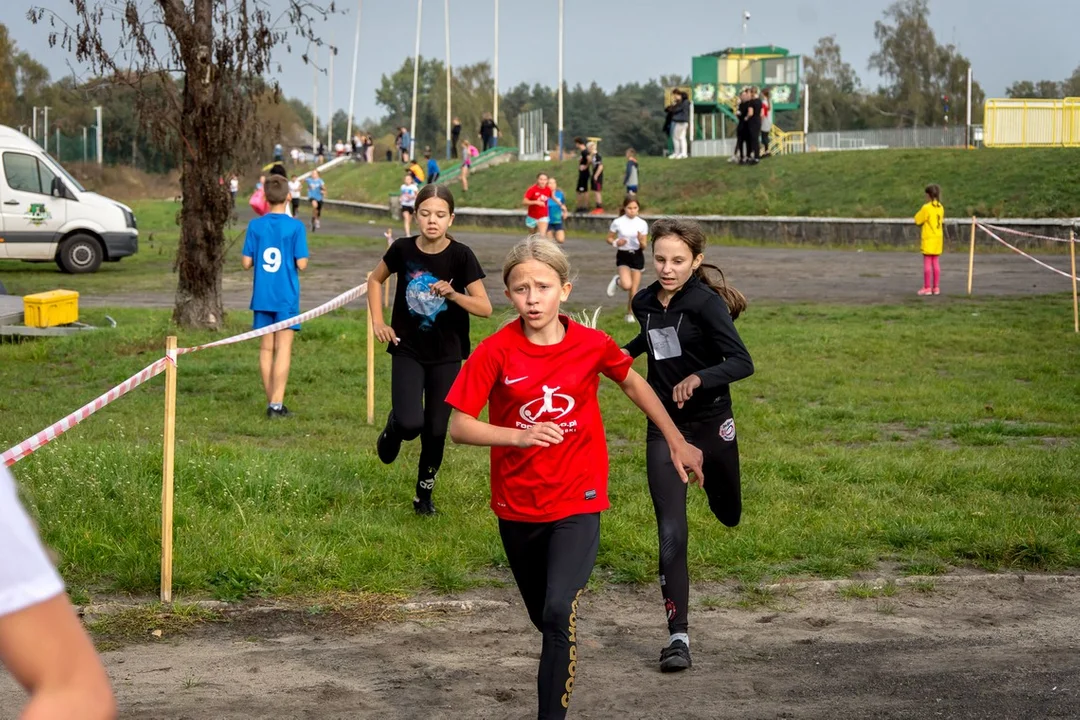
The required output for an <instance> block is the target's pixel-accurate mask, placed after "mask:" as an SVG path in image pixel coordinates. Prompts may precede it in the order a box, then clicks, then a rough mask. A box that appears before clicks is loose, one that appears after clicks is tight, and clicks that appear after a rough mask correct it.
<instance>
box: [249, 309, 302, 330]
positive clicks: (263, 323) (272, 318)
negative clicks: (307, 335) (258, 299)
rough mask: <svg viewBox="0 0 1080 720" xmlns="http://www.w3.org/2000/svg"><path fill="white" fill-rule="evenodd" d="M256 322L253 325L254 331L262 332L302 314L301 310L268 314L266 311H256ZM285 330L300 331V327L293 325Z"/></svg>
mask: <svg viewBox="0 0 1080 720" xmlns="http://www.w3.org/2000/svg"><path fill="white" fill-rule="evenodd" d="M254 313H255V321H254V322H253V323H252V324H251V329H252V330H261V329H262V328H264V327H268V326H270V325H273V324H275V323H279V322H281V321H282V320H288V319H289V318H291V317H296V316H297V315H299V314H300V311H299V310H288V311H287V310H276V311H274V312H267V311H265V310H255V311H254ZM284 329H285V330H297V331H299V330H300V326H299V325H293V326H292V327H291V328H284Z"/></svg>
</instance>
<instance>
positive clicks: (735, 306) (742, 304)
mask: <svg viewBox="0 0 1080 720" xmlns="http://www.w3.org/2000/svg"><path fill="white" fill-rule="evenodd" d="M694 277H696V278H697V279H698V280H700V281H701V282H703V283H705V284H706V285H708V286H709V287H711V288H712V289H713V290H715V291H716V294H717V295H719V296H720V297H721V299H723V301H724V304H725V305H727V307H728V312H729V313H731V319H732V320H735V319H736V318H738V317H739V315H741V314H742V312H743V311H744V310H746V306H747V305H748V303H747V301H746V296H745V295H743V294H742V293H741V292H740V291H739V290H737V289H735V288H734V287H732V286H731V285H728V284H727V279H726V278H724V271H723V270H721V269H720V268H718V267H717V266H715V265H713V264H711V263H704V262H703V263H701V265H698V269H697V270H695V271H694Z"/></svg>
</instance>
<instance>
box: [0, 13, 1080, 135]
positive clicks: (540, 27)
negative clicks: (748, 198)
mask: <svg viewBox="0 0 1080 720" xmlns="http://www.w3.org/2000/svg"><path fill="white" fill-rule="evenodd" d="M185 1H186V2H187V3H188V4H190V0H185ZM362 1H363V14H362V17H361V21H362V22H361V28H360V61H359V71H358V73H357V79H356V107H355V112H356V115H357V117H358V118H360V119H363V118H365V117H379V116H381V115H382V110H381V109H380V108H379V107H377V106H376V104H375V88H376V87H377V85H378V83H379V79H380V77H381V76H382V75H383V74H384V73H389V72H391V71H392V70H394V69H395V68H397V67H399V66H400V65H401V63H402V61H403V60H404V59H405V58H406V57H409V56H411V55H412V52H413V45H414V42H415V28H416V24H415V23H416V8H417V0H362ZM445 1H446V0H426V2H424V3H423V23H422V40H421V43H422V44H421V53H422V54H423V55H425V56H431V57H436V58H444V57H445V55H446V50H445V35H444V25H443V22H444V18H445V13H444V10H443V8H444V3H445ZM890 1H891V0H769V1H768V2H759V1H758V0H739V1H732V0H664V1H663V2H658V1H656V0H565V7H566V55H565V75H566V80H567V82H568V83H569V84H570V85H574V84H577V83H582V84H585V85H587V84H589V83H590V82H592V81H596V82H597V83H599V84H600V85H601V86H603V87H605V88H614V87H615V86H616V85H618V84H620V83H626V82H634V81H644V80H647V79H649V78H654V77H659V76H660V75H662V74H667V73H681V74H689V73H690V58H691V57H692V56H693V55H698V54H703V53H708V52H712V51H714V50H718V49H721V48H724V47H729V46H738V45H740V44H741V43H742V12H743V10H744V9H745V10H748V11H749V12H750V13H751V19H750V22H749V26H748V30H747V35H746V42H747V44H748V45H768V44H774V45H779V46H781V47H786V48H788V49H789V50H790V51H791V52H792V53H793V54H801V55H808V54H810V52H811V51H812V49H813V47H814V44H815V43H816V41H817V39H818V38H820V37H822V36H824V35H831V34H835V35H836V37H837V40H838V42H839V43H840V47H841V48H842V50H843V54H844V58H845V59H846V60H847V61H848V62H849V63H851V64H852V65H853V66H854V68H855V69H856V71H857V72H858V74H859V77H860V78H861V79H862V81H863V83H864V84H866V85H869V86H871V87H873V86H876V85H877V84H878V79H877V77H876V76H874V75H873V74H872V73H870V71H869V70H868V69H867V61H868V59H869V57H870V54H871V53H872V52H874V50H875V49H876V44H875V41H874V21H875V20H878V19H880V18H881V15H882V11H883V10H884V9H885V8H886V7H887V6H888V4H889V2H890ZM92 2H93V0H91V3H92ZM268 2H269V4H270V6H271V7H272V8H275V9H276V8H284V7H285V2H284V0H268ZM31 4H32V3H31V2H30V0H0V23H3V24H5V25H7V26H8V28H9V31H10V34H11V36H12V37H13V38H14V39H15V40H16V42H17V43H18V45H19V47H20V48H21V49H23V50H26V51H28V52H29V53H30V54H31V55H33V56H34V57H35V58H37V59H38V60H39V61H40V62H43V63H44V64H45V65H46V66H47V67H48V68H49V70H50V72H51V73H52V75H53V78H54V79H55V78H57V77H59V76H61V75H64V74H68V73H70V72H71V67H70V66H69V62H73V60H70V59H69V58H68V57H67V56H66V54H65V53H64V52H62V51H60V50H55V49H54V50H50V49H49V47H48V40H47V39H48V32H49V28H48V26H47V24H42V25H37V26H35V25H32V24H30V23H29V22H28V21H27V20H26V17H25V16H26V11H27V9H28V8H29V7H30V6H31ZM33 4H36V5H39V6H42V7H46V8H50V9H53V10H55V11H56V12H58V13H59V14H61V15H63V16H67V17H72V14H73V13H72V9H71V7H72V6H71V4H70V2H69V0H36V2H35V3H33ZM143 4H144V5H145V4H149V2H144V3H143ZM356 4H357V0H340V7H341V9H342V10H346V11H347V12H346V13H344V14H338V15H336V16H334V17H333V19H332V21H329V22H325V23H322V22H320V23H319V24H318V26H319V28H320V30H321V32H322V36H323V38H325V39H326V40H327V41H330V40H331V38H332V39H333V42H334V44H336V45H337V46H339V48H340V52H339V54H338V56H337V58H336V60H335V61H334V82H333V106H334V108H344V107H346V106H347V105H348V98H349V82H350V74H351V67H352V54H353V38H354V33H355V27H356V25H355V23H356ZM494 4H495V3H494V0H450V6H451V12H450V30H451V59H452V61H453V63H454V64H462V63H464V64H471V63H474V62H477V61H480V60H489V61H490V60H491V59H492V58H493V56H494V31H495V24H494V17H493V9H494ZM658 6H659V7H662V8H663V9H664V11H665V12H664V13H663V14H661V13H658V12H657V11H656V9H655V8H657V7H658ZM930 8H931V17H930V21H931V25H932V26H933V29H934V32H935V33H936V35H937V38H938V41H939V42H943V43H947V42H953V43H955V44H956V45H957V46H959V48H960V51H961V52H962V53H963V54H964V55H966V56H967V57H969V58H970V59H971V60H972V63H973V66H974V70H975V76H976V78H977V79H978V81H979V82H980V83H981V84H982V86H983V88H984V89H985V90H986V92H987V95H988V96H989V97H998V96H1001V95H1002V94H1003V93H1004V90H1005V88H1006V87H1007V86H1008V85H1009V84H1010V83H1012V82H1013V81H1016V80H1023V79H1032V80H1039V79H1055V80H1060V79H1064V78H1065V77H1068V76H1069V74H1071V72H1072V70H1073V69H1074V68H1075V67H1076V66H1077V65H1078V64H1080V45H1077V43H1076V41H1075V40H1076V35H1075V33H1076V28H1077V27H1078V26H1080V0H1031V1H1030V2H1028V3H1025V4H1023V6H1022V8H1023V11H1022V12H1021V6H1020V5H1018V4H1017V3H1016V2H1015V0H931V1H930ZM500 15H501V17H500V22H499V25H500V40H499V42H500V52H499V86H500V87H501V88H502V89H503V90H506V89H508V88H510V87H513V86H514V85H517V84H518V83H521V82H526V83H529V84H530V85H531V84H533V83H543V84H546V85H551V86H555V85H556V82H557V78H558V69H557V48H558V45H557V33H558V2H557V0H531V1H526V0H502V2H501V6H500ZM294 52H295V49H294ZM299 55H300V53H299V52H295V54H294V55H292V56H290V55H288V54H286V53H285V52H284V51H282V52H281V53H280V54H279V56H277V59H279V60H280V61H281V63H282V65H283V70H282V73H281V75H280V78H279V79H280V81H281V84H282V87H283V89H284V91H285V94H286V95H288V96H290V97H299V98H301V99H303V100H305V101H307V102H308V103H310V102H311V101H312V86H313V73H312V70H311V68H310V67H307V66H305V65H304V64H303V61H302V60H300V58H299ZM321 60H322V61H323V62H324V63H325V61H326V54H325V50H324V54H323V57H322V58H321ZM328 85H329V83H328V78H327V76H326V75H321V76H320V77H319V103H318V104H319V115H320V117H322V116H325V114H326V110H327V101H328V99H329V98H328V93H327V89H328Z"/></svg>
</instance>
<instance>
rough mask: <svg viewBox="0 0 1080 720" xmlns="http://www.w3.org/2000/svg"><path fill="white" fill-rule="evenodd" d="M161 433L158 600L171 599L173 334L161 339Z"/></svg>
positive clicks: (174, 416)
mask: <svg viewBox="0 0 1080 720" xmlns="http://www.w3.org/2000/svg"><path fill="white" fill-rule="evenodd" d="M165 356H166V357H167V358H168V360H169V361H168V362H167V363H166V364H165V434H164V442H163V452H162V456H163V460H162V466H161V602H163V603H170V602H172V569H173V468H174V462H173V461H174V458H175V454H176V336H175V335H170V336H169V337H168V338H166V339H165Z"/></svg>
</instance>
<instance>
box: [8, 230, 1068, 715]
mask: <svg viewBox="0 0 1080 720" xmlns="http://www.w3.org/2000/svg"><path fill="white" fill-rule="evenodd" d="M382 229H383V228H382V227H376V226H372V225H366V224H362V225H358V224H352V223H345V222H340V221H335V220H327V221H326V223H325V224H324V231H325V232H332V233H334V234H343V235H347V234H351V233H357V234H363V235H367V236H372V237H377V236H378V235H379V234H380V230H382ZM460 239H461V240H463V241H465V242H467V243H469V244H470V245H471V246H472V247H473V248H474V250H475V251H476V253H477V255H478V256H479V258H480V260H481V262H482V263H483V265H484V267H485V269H486V270H487V272H488V274H489V276H490V277H491V279H490V280H489V283H488V288H489V292H491V294H492V295H493V297H494V298H495V299H496V300H497V301H498V300H501V299H502V294H501V293H498V292H496V291H497V290H498V289H499V288H498V282H499V281H498V277H499V275H500V265H501V262H502V258H503V256H504V254H505V251H506V248H507V247H508V246H509V245H510V244H511V243H512V242H513V237H512V236H508V235H498V234H472V233H462V234H461V235H460ZM567 249H568V250H569V252H570V253H571V255H572V258H573V260H574V262H575V265H576V267H577V270H578V273H579V277H578V282H577V284H576V290H575V294H574V297H573V300H574V302H575V304H577V305H579V306H580V305H587V306H595V305H599V304H603V305H605V306H607V307H609V308H614V307H616V306H617V305H618V304H621V303H620V301H619V300H618V299H615V300H612V299H609V298H607V297H606V296H605V295H604V291H603V289H604V286H605V285H606V283H607V280H608V279H609V278H610V276H611V266H612V257H611V256H612V252H611V250H610V248H608V247H607V246H606V245H604V244H603V243H601V242H598V241H595V240H594V241H583V240H578V241H575V240H570V241H569V242H568V243H567ZM378 255H379V254H378V252H377V251H373V250H367V251H364V250H360V249H358V250H355V251H350V250H347V249H346V250H341V249H339V250H335V251H334V253H333V254H332V255H331V256H330V257H326V256H322V257H318V258H314V259H313V260H314V264H315V265H316V267H313V268H312V270H311V271H309V272H308V273H307V274H306V276H305V278H304V286H305V288H306V289H305V291H304V306H305V308H310V307H313V306H315V305H317V304H319V303H321V302H323V301H325V300H327V299H329V298H330V297H333V296H334V295H336V294H338V293H339V292H341V291H342V290H345V289H347V288H349V287H351V286H353V285H355V284H357V283H358V282H360V281H361V280H362V278H363V276H364V272H365V271H366V270H367V269H369V268H370V267H372V266H373V265H374V264H375V262H376V261H377V259H378ZM710 256H711V258H712V259H714V260H718V261H719V262H720V263H721V265H723V266H724V267H725V268H726V269H727V271H728V275H729V278H730V280H731V281H732V282H733V283H734V284H737V285H738V286H739V287H740V288H741V289H743V290H744V291H745V292H746V294H747V295H748V296H749V297H750V298H751V300H754V299H768V300H779V301H800V300H817V301H830V302H840V303H865V302H884V303H888V302H896V301H901V300H907V299H912V295H913V293H914V290H916V289H917V288H918V287H919V284H920V277H919V271H920V269H921V263H920V262H919V257H918V255H917V253H915V252H914V251H913V252H911V253H895V252H890V253H872V252H864V253H855V252H835V251H816V250H805V251H804V250H790V249H764V248H722V249H714V250H712V251H711V252H710ZM1049 261H1050V262H1051V264H1054V265H1056V266H1057V267H1066V266H1067V265H1066V264H1065V263H1063V261H1062V258H1060V257H1056V258H1049ZM976 262H977V276H976V291H977V293H978V294H980V295H988V294H991V295H1025V294H1036V293H1044V292H1061V291H1065V290H1067V289H1068V283H1067V281H1066V280H1065V279H1064V278H1061V277H1059V276H1056V275H1054V274H1052V273H1049V272H1048V271H1046V270H1043V269H1041V268H1038V267H1037V266H1035V265H1034V264H1033V263H1031V262H1029V261H1027V260H1024V259H1022V258H1019V257H1016V256H1013V255H989V256H981V257H978V258H977V260H976ZM942 266H943V273H944V279H943V282H942V285H943V287H944V289H945V292H946V294H957V295H959V294H961V293H962V292H963V284H964V282H965V273H966V257H964V256H962V255H946V256H945V257H944V258H943V262H942ZM650 276H651V272H647V274H646V277H650ZM248 282H250V281H249V280H248V279H247V278H246V277H243V276H238V277H237V279H236V280H230V281H229V282H227V283H226V287H225V291H226V298H227V305H228V306H229V307H230V308H232V309H237V310H241V309H244V308H246V307H247V301H248V293H249V291H250V290H249V286H248V285H247V283H248ZM84 299H85V301H86V302H87V304H98V305H104V304H108V305H138V306H146V307H169V306H171V304H172V293H171V292H169V293H161V294H159V295H130V294H127V295H125V294H117V295H113V296H108V297H86V298H84ZM928 301H929V302H947V301H948V298H947V297H942V298H932V299H928ZM935 583H936V584H935V586H934V589H933V590H932V591H931V592H922V593H920V592H917V591H916V590H915V589H914V588H911V587H906V586H905V587H902V588H901V589H900V590H899V592H898V593H897V594H896V595H895V596H893V597H882V598H877V599H866V600H853V599H843V598H842V597H841V596H840V595H839V594H838V592H837V587H836V585H835V584H834V583H829V582H816V583H811V584H809V585H807V586H804V587H803V588H802V589H800V590H799V591H798V592H796V593H794V595H793V596H787V595H786V594H780V595H779V598H780V599H779V600H778V601H777V602H778V604H777V606H776V607H770V608H756V609H740V608H739V607H738V606H737V605H736V604H735V602H736V600H738V598H739V596H738V595H737V594H736V593H735V592H734V591H733V590H732V589H731V587H730V586H727V587H725V586H715V587H695V588H694V594H693V596H692V598H693V599H692V605H693V608H692V613H691V622H692V628H691V630H692V635H693V651H694V661H695V665H694V668H693V669H692V670H691V671H689V672H686V673H683V674H680V675H676V676H663V675H661V674H660V673H659V672H658V671H657V667H656V664H657V658H658V655H659V650H660V643H661V642H662V640H663V639H664V634H665V633H664V632H663V630H664V623H663V620H662V611H661V609H660V607H659V603H658V602H657V595H658V591H657V589H656V588H654V587H646V588H633V587H631V588H617V589H609V590H605V591H602V592H600V593H592V594H589V595H587V596H586V597H585V599H584V601H583V603H582V606H581V611H580V618H579V629H580V646H579V653H580V657H581V660H580V663H579V665H578V671H577V672H578V674H577V690H576V692H575V695H574V700H573V704H572V707H571V713H570V717H572V718H592V719H595V720H616V719H619V720H621V719H628V720H629V719H635V718H643V719H648V720H664V719H665V718H673V719H674V718H695V719H701V720H706V719H709V720H713V719H720V718H740V719H747V720H755V719H770V720H771V719H775V718H789V719H799V720H803V719H805V720H817V719H831V718H890V719H896V718H913V719H914V718H919V719H922V718H955V719H958V720H959V719H970V720H976V719H978V720H982V719H984V718H995V719H1003V720H1012V719H1014V718H1015V719H1016V720H1028V719H1036V718H1038V719H1042V718H1080V576H1068V577H1046V576H1028V577H1027V578H1026V579H1025V578H1023V577H1020V576H979V575H974V574H965V575H963V576H957V577H948V578H938V579H936V580H935ZM924 589H926V588H924ZM462 597H463V599H471V600H479V601H481V603H482V604H483V608H482V609H477V610H474V611H473V612H470V613H457V614H427V615H422V616H418V617H411V619H408V620H405V621H404V622H399V623H386V624H381V625H378V626H375V627H372V628H367V629H364V630H360V631H355V632H350V631H347V630H344V629H343V628H342V625H341V623H340V622H335V621H334V619H333V618H332V617H325V616H311V617H307V616H302V615H298V614H297V613H285V612H266V613H249V614H244V615H241V616H237V617H235V618H234V619H233V620H232V621H231V622H230V623H226V624H215V625H209V626H206V627H204V628H202V629H200V630H198V631H196V632H194V633H193V634H191V635H188V636H186V637H182V638H168V637H166V638H164V639H162V640H152V639H150V638H147V639H148V640H151V642H149V643H146V644H136V645H131V646H128V647H125V648H121V649H119V650H113V651H109V652H106V653H105V654H104V658H105V662H106V665H107V666H108V669H109V672H110V674H111V676H112V678H113V680H114V683H115V687H116V691H117V694H118V697H119V701H120V706H121V717H124V718H147V719H150V718H154V719H157V718H170V719H176V720H180V719H187V718H190V719H192V720H195V719H201V718H237V719H244V720H246V719H254V718H387V719H390V718H406V719H412V718H418V719H420V718H448V719H449V718H454V719H458V718H460V719H464V720H472V719H496V718H498V719H502V718H530V717H535V690H534V687H535V686H534V678H535V671H536V662H537V657H538V653H539V645H540V639H539V636H538V634H537V633H536V632H535V631H534V630H533V629H532V627H531V625H529V623H528V620H527V618H526V614H525V611H524V609H523V608H522V606H521V603H520V601H519V599H518V598H517V595H516V592H515V591H514V590H513V589H512V588H510V589H502V590H482V591H475V592H473V593H469V594H466V595H464V596H462ZM21 701H22V694H21V692H20V691H19V690H18V689H17V688H16V687H15V686H14V684H13V683H12V682H11V680H10V679H9V678H7V677H6V676H3V675H2V674H0V718H3V719H6V718H13V717H15V714H16V708H18V706H19V704H20V703H21Z"/></svg>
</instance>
